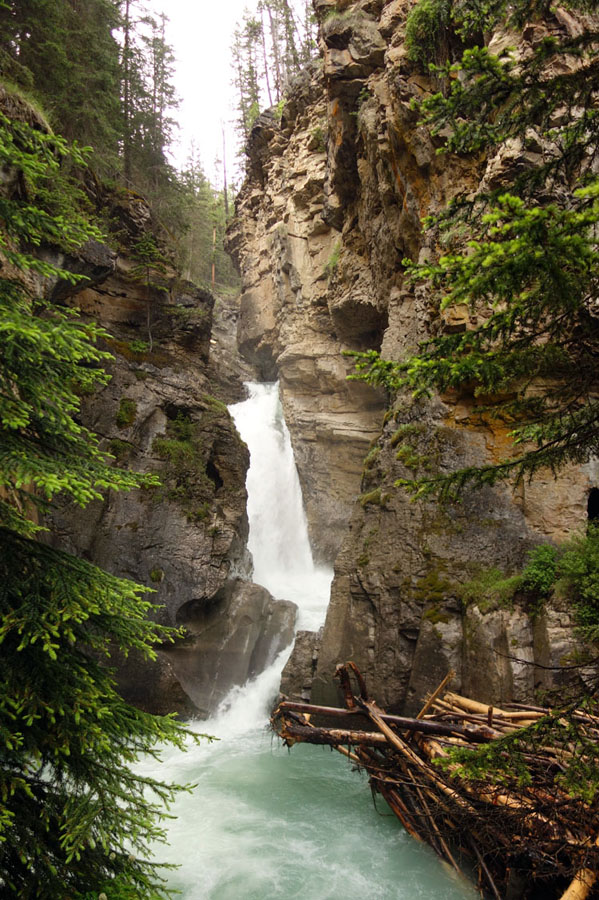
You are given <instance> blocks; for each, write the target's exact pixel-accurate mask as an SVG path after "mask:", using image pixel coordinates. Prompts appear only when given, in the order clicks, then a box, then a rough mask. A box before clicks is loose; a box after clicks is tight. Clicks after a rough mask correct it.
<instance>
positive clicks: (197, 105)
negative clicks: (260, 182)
mask: <svg viewBox="0 0 599 900" xmlns="http://www.w3.org/2000/svg"><path fill="white" fill-rule="evenodd" d="M256 2H257V0H151V6H152V8H153V9H154V11H155V12H161V11H164V12H165V13H166V15H167V16H168V17H169V20H170V21H169V23H168V25H167V41H168V42H169V44H171V46H172V47H173V50H174V52H175V57H176V59H177V75H176V80H175V85H176V88H177V93H178V94H179V97H180V99H181V105H180V106H179V108H178V110H177V111H176V115H175V118H177V119H178V121H179V124H180V126H181V128H180V131H179V140H178V145H179V146H178V147H175V159H174V161H175V164H176V165H177V166H178V167H179V166H182V165H184V164H185V161H186V159H187V157H188V154H189V147H190V145H191V141H192V139H193V140H194V141H195V144H196V147H197V150H198V152H199V155H200V159H201V161H202V167H203V169H204V171H205V172H206V175H207V176H208V177H209V178H210V180H211V181H213V182H214V183H215V184H216V185H218V186H220V185H221V183H222V169H221V167H220V166H219V169H218V171H217V170H216V169H215V166H214V161H215V159H216V157H217V156H218V158H219V159H222V126H223V125H224V126H225V130H226V143H227V174H228V177H229V180H230V179H231V178H232V177H233V175H234V169H236V168H237V166H236V165H235V156H236V153H237V146H236V145H235V134H234V129H233V124H232V123H233V121H234V119H235V117H236V113H235V93H234V89H233V87H232V85H231V80H232V78H233V71H232V68H231V63H230V47H231V44H232V43H233V32H234V30H235V26H236V25H237V24H238V23H239V22H240V21H241V19H242V16H243V12H244V9H246V8H248V9H250V10H252V11H253V10H254V9H255V7H256Z"/></svg>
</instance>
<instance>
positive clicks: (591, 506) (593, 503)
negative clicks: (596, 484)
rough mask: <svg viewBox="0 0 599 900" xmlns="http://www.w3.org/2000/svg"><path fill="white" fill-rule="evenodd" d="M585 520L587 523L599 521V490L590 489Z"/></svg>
mask: <svg viewBox="0 0 599 900" xmlns="http://www.w3.org/2000/svg"><path fill="white" fill-rule="evenodd" d="M587 519H588V521H589V522H597V521H599V488H592V489H591V491H590V493H589V499H588V501H587Z"/></svg>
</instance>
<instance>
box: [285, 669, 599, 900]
mask: <svg viewBox="0 0 599 900" xmlns="http://www.w3.org/2000/svg"><path fill="white" fill-rule="evenodd" d="M351 675H353V676H354V678H355V681H356V684H357V690H356V691H354V690H352V687H351V681H350V677H351ZM337 676H338V677H339V679H340V682H341V686H342V689H343V693H344V696H345V703H346V709H336V708H332V707H323V706H314V705H311V704H307V703H296V702H292V701H288V700H285V701H283V702H282V703H280V705H279V706H278V707H277V709H276V710H275V711H274V713H273V716H272V719H271V722H272V725H273V727H274V729H275V731H276V732H277V733H278V734H279V735H280V737H281V738H282V739H283V740H284V741H285V742H286V744H288V745H289V746H290V745H292V744H294V743H296V742H305V743H311V744H324V745H329V746H330V747H333V748H334V749H335V750H338V751H339V752H340V753H342V754H344V755H345V756H346V757H348V758H349V759H350V760H351V761H352V762H354V763H355V764H356V765H357V766H358V767H360V768H362V769H365V770H366V771H367V772H368V775H369V777H370V784H371V787H372V790H373V792H377V793H379V794H381V795H382V796H383V797H384V799H385V800H386V801H387V803H388V804H389V806H390V808H391V809H392V810H393V812H394V813H395V815H396V816H397V817H398V819H399V820H400V821H401V823H402V824H403V826H404V827H405V829H406V831H408V832H409V834H411V835H412V836H413V837H415V838H417V839H418V840H422V841H426V842H427V843H429V844H430V845H431V846H432V847H433V849H434V850H435V851H436V853H437V854H438V855H439V856H440V857H441V858H442V859H443V860H445V861H446V862H447V863H448V864H449V865H450V866H452V867H453V868H454V869H455V870H456V871H457V872H460V873H462V872H463V871H464V870H466V871H469V872H472V873H476V874H477V875H478V886H479V889H480V892H481V894H482V895H483V896H488V897H495V898H505V897H509V898H512V897H514V898H515V897H527V898H533V897H534V898H537V897H539V898H544V900H550V898H560V897H561V898H562V900H590V898H591V897H593V898H595V897H599V802H598V801H597V799H593V798H590V799H589V798H584V797H580V796H571V793H570V792H568V789H567V785H564V783H563V780H561V778H560V776H563V774H564V773H565V772H567V770H568V766H569V763H571V762H572V760H573V759H576V761H577V763H578V764H579V765H584V764H585V761H588V762H589V763H591V762H592V761H591V760H590V758H589V760H586V757H585V750H584V748H585V746H587V747H596V746H599V717H596V716H594V715H591V714H590V713H589V712H588V711H585V710H578V709H577V710H570V712H569V714H568V721H567V722H563V725H564V726H567V727H564V728H562V731H561V732H560V729H559V727H558V728H557V733H558V735H559V734H560V733H561V734H562V735H563V740H561V742H560V740H559V738H558V740H557V742H555V740H554V739H553V740H552V741H551V743H549V742H547V740H546V736H545V735H546V733H547V732H546V730H545V731H544V730H543V728H544V727H545V726H546V725H547V723H552V722H553V723H555V722H556V721H557V724H558V725H559V723H560V721H561V719H556V718H555V715H554V714H553V713H552V712H551V710H549V709H543V708H540V707H534V706H524V705H521V704H511V705H508V707H507V708H506V709H498V708H496V707H489V706H487V705H485V704H482V703H478V702H476V701H474V700H470V699H468V698H466V697H461V696H459V695H458V694H454V693H451V692H450V691H447V686H448V684H449V682H450V681H451V678H452V676H453V673H450V674H449V675H448V676H447V678H446V679H445V680H444V681H443V682H442V684H441V685H440V686H439V688H438V689H437V690H436V691H435V692H434V694H433V695H432V696H431V697H430V698H429V699H428V700H427V702H426V704H425V706H424V708H423V709H422V711H421V712H420V714H419V715H418V717H417V718H415V719H413V718H412V719H411V718H406V717H402V716H394V715H387V714H386V713H384V712H383V711H382V710H381V709H379V707H378V706H377V705H376V703H375V702H374V701H373V700H371V699H370V698H369V696H368V692H367V690H366V685H365V683H364V680H363V678H362V676H361V674H360V672H359V671H358V669H357V667H356V666H355V665H354V664H353V663H347V664H346V665H345V666H339V667H338V669H337ZM552 716H553V718H552ZM319 722H320V723H324V724H317V723H319ZM331 723H333V724H332V725H331ZM534 725H537V728H536V729H532V734H533V737H532V739H531V737H530V735H531V729H530V728H527V730H526V732H524V731H522V729H523V728H526V726H534ZM537 731H538V734H539V737H538V739H537V740H536V742H535V739H534V734H535V733H536V732H537ZM555 731H556V729H553V731H552V736H553V735H554V734H555ZM520 733H521V734H522V735H526V739H524V738H523V739H522V746H518V740H519V737H520ZM509 735H512V738H508V739H507V741H506V740H504V741H503V742H501V743H500V744H496V743H494V742H495V741H496V740H497V739H501V738H504V739H505V738H507V736H509ZM514 738H515V740H514ZM544 742H546V744H547V745H546V744H545V743H544ZM482 745H487V747H489V748H493V749H494V748H498V749H497V751H496V752H497V754H498V757H497V758H498V759H499V760H501V759H502V758H503V759H504V760H505V761H507V764H506V765H505V766H504V768H503V770H502V771H501V774H500V776H499V777H497V770H496V769H495V774H492V772H491V770H490V769H489V770H487V768H488V767H487V768H486V767H485V766H482V767H481V770H480V772H478V773H477V772H476V771H475V774H474V776H473V775H472V772H469V777H468V778H464V777H463V774H460V773H459V771H458V769H459V765H458V764H457V763H456V762H454V761H453V758H452V759H449V757H448V755H449V753H450V752H451V751H454V750H456V749H457V748H465V749H467V750H468V749H470V751H471V750H473V749H474V748H478V749H480V748H481V746H482ZM504 748H505V749H504ZM494 752H495V750H494ZM512 757H513V758H514V759H516V760H517V763H514V769H513V770H512V769H511V761H512ZM499 768H500V769H501V766H500V767H499ZM526 773H528V774H526Z"/></svg>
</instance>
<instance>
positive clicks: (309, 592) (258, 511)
mask: <svg viewBox="0 0 599 900" xmlns="http://www.w3.org/2000/svg"><path fill="white" fill-rule="evenodd" d="M246 387H247V389H248V393H249V397H248V399H247V400H245V401H243V402H242V403H236V404H235V405H233V406H231V407H230V412H231V415H232V416H233V419H234V421H235V424H236V426H237V430H238V431H239V433H240V434H241V436H242V438H243V440H244V441H245V442H246V444H247V445H248V448H249V451H250V468H249V471H248V476H247V490H248V506H247V509H248V518H249V521H250V537H249V542H248V546H249V550H250V552H251V554H252V558H253V560H254V575H253V578H254V581H255V582H257V583H258V584H261V585H263V586H264V587H265V588H267V589H268V590H269V591H270V592H271V594H273V595H274V596H275V597H276V598H277V599H284V600H292V601H293V602H294V603H295V604H296V605H297V606H298V611H299V616H298V627H299V628H306V629H309V630H311V631H316V630H318V628H320V626H321V625H322V623H323V621H324V616H325V612H326V608H327V603H328V599H329V590H330V585H331V580H332V577H333V573H332V571H331V570H330V569H328V568H325V567H316V566H315V565H314V562H313V559H312V551H311V549H310V541H309V538H308V526H307V522H306V515H305V512H304V504H303V501H302V492H301V488H300V483H299V478H298V475H297V469H296V467H295V459H294V457H293V450H292V447H291V439H290V437H289V430H288V428H287V425H286V424H285V419H284V418H283V410H282V409H281V403H280V401H279V386H278V383H274V384H255V383H249V384H247V385H246Z"/></svg>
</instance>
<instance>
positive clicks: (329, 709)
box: [279, 700, 501, 744]
mask: <svg viewBox="0 0 599 900" xmlns="http://www.w3.org/2000/svg"><path fill="white" fill-rule="evenodd" d="M279 709H285V710H290V711H294V712H302V713H309V714H310V715H313V716H330V717H331V718H342V719H345V718H356V717H358V716H361V717H368V713H367V712H365V711H364V710H363V709H362V708H354V709H340V708H338V707H335V706H312V705H311V704H310V703H299V702H296V701H294V700H284V701H283V702H282V703H281V704H280V706H279ZM380 716H381V719H382V720H383V721H384V722H387V723H389V724H392V725H396V726H397V727H398V728H401V729H402V730H403V731H418V732H419V733H420V734H435V735H446V736H448V737H450V736H451V735H454V734H457V735H463V736H464V737H467V738H468V740H469V741H472V742H473V743H480V744H486V743H488V742H489V741H492V740H494V739H495V738H498V737H500V736H501V733H500V732H499V731H497V730H495V729H493V728H488V726H486V725H481V726H480V727H476V728H470V727H469V726H467V725H454V724H444V723H443V722H435V721H431V720H430V719H411V718H408V717H406V716H390V715H388V714H387V713H382V712H381V713H380Z"/></svg>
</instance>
